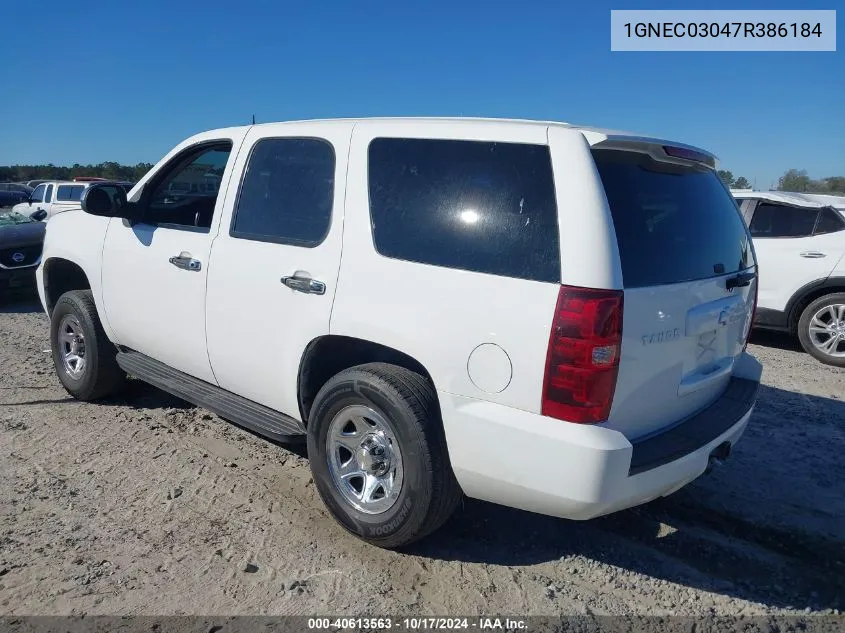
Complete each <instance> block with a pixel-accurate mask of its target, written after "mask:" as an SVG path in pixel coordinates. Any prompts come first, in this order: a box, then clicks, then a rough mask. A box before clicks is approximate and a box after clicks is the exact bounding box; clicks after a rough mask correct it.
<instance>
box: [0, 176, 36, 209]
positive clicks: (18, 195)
mask: <svg viewBox="0 0 845 633" xmlns="http://www.w3.org/2000/svg"><path fill="white" fill-rule="evenodd" d="M31 193H32V189H30V188H29V187H27V186H26V185H24V184H21V183H19V182H0V207H13V206H15V205H16V204H18V203H20V202H23V201H25V200H26V199H28V198H29V196H30V194H31Z"/></svg>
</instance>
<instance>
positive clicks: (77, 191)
mask: <svg viewBox="0 0 845 633" xmlns="http://www.w3.org/2000/svg"><path fill="white" fill-rule="evenodd" d="M83 191H85V187H84V186H83V185H59V188H58V189H57V190H56V200H57V201H58V202H68V201H73V202H78V201H79V200H80V199H81V198H82V192H83Z"/></svg>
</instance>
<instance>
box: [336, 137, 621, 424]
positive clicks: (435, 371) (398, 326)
mask: <svg viewBox="0 0 845 633" xmlns="http://www.w3.org/2000/svg"><path fill="white" fill-rule="evenodd" d="M379 137H399V138H436V139H460V140H479V141H499V142H511V143H531V144H540V145H546V144H547V143H548V129H547V127H546V126H543V125H519V124H513V123H509V124H502V123H497V122H473V123H472V124H460V123H454V122H441V121H436V122H424V123H421V122H407V121H405V122H403V121H386V122H383V121H382V122H359V123H357V124H356V127H355V130H354V132H353V136H352V145H351V150H350V159H349V173H348V184H347V198H346V207H345V211H346V218H345V228H344V237H343V256H342V261H341V268H340V275H339V279H338V290H337V294H336V297H335V304H334V308H333V312H332V317H331V324H330V329H331V333H332V334H338V335H345V336H352V337H357V338H361V339H366V340H370V341H374V342H377V343H380V344H383V345H388V346H390V347H393V348H395V349H398V350H400V351H402V352H404V353H406V354H408V355H410V356H412V357H414V358H415V359H417V360H418V361H419V362H420V363H422V364H423V366H425V367H426V369H427V370H428V371H429V373H430V374H431V376H432V379H433V381H434V383H435V387H436V388H437V389H438V391H441V392H448V393H451V394H455V395H459V396H465V397H470V398H476V399H480V400H487V401H491V402H496V403H499V404H502V405H506V406H510V407H515V408H518V409H523V410H526V411H531V412H539V411H540V405H541V393H542V386H543V378H544V373H545V364H546V353H547V348H548V342H549V328H550V327H551V321H552V316H553V313H554V308H555V304H556V301H557V295H558V289H559V285H558V284H556V283H545V282H537V281H526V280H522V279H514V278H509V277H503V276H496V275H490V274H483V273H477V272H470V271H465V270H459V269H453V268H444V267H439V266H434V265H428V264H421V263H416V262H410V261H403V260H399V259H393V258H388V257H385V256H383V255H381V254H379V253H378V252H377V250H376V248H375V246H374V244H373V235H372V223H371V218H370V212H369V195H368V166H367V153H368V146H369V144H370V142H371V141H372V140H373V139H375V138H379ZM562 138H564V139H565V140H562V141H560V143H561V144H562V145H564V146H568V145H570V144H571V145H572V147H573V148H575V149H574V150H573V151H572V153H568V152H567V151H566V148H564V149H563V150H562V151H561V152H558V151H557V150H556V149H555V150H554V151H553V166H554V168H555V178H556V179H557V177H558V172H557V169H558V164H560V165H561V166H562V167H561V168H564V169H572V170H573V171H574V175H573V176H572V178H573V181H574V180H575V179H577V178H578V177H579V175H580V174H581V171H582V166H581V165H579V164H578V163H579V161H580V160H581V159H582V158H583V157H584V156H586V157H587V158H589V148H588V147H587V146H586V143H585V142H584V139H583V136H582V135H580V134H578V133H577V132H573V131H568V130H567V131H564V133H563V134H562ZM556 143H557V141H556ZM588 164H589V165H590V166H591V165H592V161H589V163H588ZM565 186H566V185H565ZM557 195H558V204H559V205H563V204H566V205H570V202H569V201H567V200H566V199H565V198H562V197H561V191H560V187H558V188H557ZM596 196H597V192H595V191H591V192H589V193H588V194H587V198H588V199H589V200H590V201H594V200H595V198H596ZM579 202H580V201H579V200H575V201H573V202H572V203H571V205H570V206H571V213H572V214H573V215H578V214H579V213H583V214H585V215H589V213H588V211H589V210H588V209H586V208H582V207H581V205H580V204H579ZM589 203H590V204H593V202H589ZM582 226H584V227H591V226H592V224H591V222H590V220H589V219H583V220H582V224H581V225H579V226H578V227H575V228H577V229H578V230H579V231H580V230H581V227H582ZM560 230H564V228H561V229H560ZM566 230H569V229H566ZM561 239H562V238H561ZM576 239H577V238H576V237H575V236H574V235H571V234H570V235H567V236H566V243H567V244H570V243H574V242H575V240H576ZM562 241H563V239H562ZM507 256H508V254H507V253H502V257H507ZM591 257H594V258H595V259H596V260H598V259H599V258H601V257H604V250H603V249H602V248H599V249H596V250H594V251H593V254H592V255H591ZM612 267H613V264H612V263H611V264H610V268H612ZM578 278H579V279H580V280H582V281H585V282H588V281H591V282H593V283H605V284H606V283H613V279H614V277H613V274H612V273H610V272H608V268H607V266H598V267H597V268H594V269H593V270H592V271H591V272H589V273H587V272H585V273H584V274H582V275H581V276H580V277H578ZM485 344H493V345H496V346H498V347H499V348H501V350H503V351H504V352H505V354H506V356H505V355H503V354H501V353H499V351H498V350H493V351H492V352H491V353H490V354H489V355H488V354H487V352H489V351H490V350H491V349H492V347H491V346H487V345H485ZM482 345H485V347H484V348H483V349H484V350H486V352H485V353H483V354H478V355H477V356H476V355H473V352H474V350H477V349H478V348H479V346H482ZM471 356H473V361H472V362H473V363H476V362H478V363H479V364H480V366H481V367H482V371H490V372H492V373H496V374H497V376H500V375H502V374H501V373H500V372H504V373H509V376H510V377H509V379H508V380H507V384H506V386H505V387H504V388H502V389H501V390H498V391H496V390H495V389H492V390H491V389H490V388H489V387H487V388H486V389H485V388H482V387H486V385H481V386H479V385H478V384H476V382H474V381H473V379H471V378H470V372H469V369H468V364H469V363H470V357H471ZM492 365H495V366H492ZM473 376H476V374H473ZM478 382H481V381H478Z"/></svg>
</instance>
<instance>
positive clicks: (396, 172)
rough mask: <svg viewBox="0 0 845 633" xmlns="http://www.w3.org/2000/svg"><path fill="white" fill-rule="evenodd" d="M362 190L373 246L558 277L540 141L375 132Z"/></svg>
mask: <svg viewBox="0 0 845 633" xmlns="http://www.w3.org/2000/svg"><path fill="white" fill-rule="evenodd" d="M369 191H370V212H371V218H372V224H373V240H374V242H375V246H376V249H377V250H378V252H379V253H381V254H382V255H385V256H387V257H394V258H396V259H404V260H408V261H413V262H422V263H426V264H433V265H435V266H444V267H448V268H460V269H463V270H471V271H475V272H481V273H489V274H493V275H502V276H505V277H517V278H520V279H534V280H537V281H551V282H559V281H560V251H559V245H558V242H559V240H558V227H557V206H556V204H555V193H554V179H553V177H552V165H551V159H550V156H549V148H548V147H547V146H543V145H528V144H516V143H489V142H478V141H459V140H431V139H400V138H379V139H375V140H373V141H372V143H370V148H369Z"/></svg>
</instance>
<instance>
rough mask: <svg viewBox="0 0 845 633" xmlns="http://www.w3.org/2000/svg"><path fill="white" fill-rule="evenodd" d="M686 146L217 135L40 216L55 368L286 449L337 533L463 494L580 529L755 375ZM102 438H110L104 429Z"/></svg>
mask: <svg viewBox="0 0 845 633" xmlns="http://www.w3.org/2000/svg"><path fill="white" fill-rule="evenodd" d="M715 164H716V161H715V159H714V157H713V156H712V155H710V154H708V153H707V152H705V151H703V150H699V149H696V148H692V147H689V146H686V145H682V144H679V143H674V142H669V141H663V140H659V139H653V138H644V137H641V136H636V135H630V134H624V133H618V132H611V131H607V130H600V129H593V128H580V127H575V126H570V125H566V124H559V123H545V122H529V121H502V120H468V119H371V120H357V121H353V120H336V121H306V122H293V123H278V124H267V125H253V126H247V127H239V128H229V129H221V130H214V131H211V132H206V133H203V134H199V135H197V136H194V137H192V138H190V139H188V140H186V141H184V142H182V143H181V144H179V145H178V146H177V147H175V148H174V149H173V150H172V151H171V152H170V153H169V154H168V155H167V156H165V157H164V158H163V159H162V160H161V161H160V162H159V163H158V164H157V165H156V166H155V167H154V168H153V169H152V170H151V171H150V172H149V173H148V174H147V175H146V176H145V177H144V178H143V179H142V180H141V181H140V182H139V183H138V184H137V185H136V186H135V187H134V188H133V189H132V190H131V192H129V195H128V197H127V195H126V193H125V192H124V191H123V190H122V189H120V188H118V187H116V186H114V185H110V184H94V185H91V186H90V188H88V189H87V190H86V192H85V194H84V196H83V198H82V209H84V212H83V211H81V210H80V211H72V212H67V213H62V214H60V215H58V216H56V217H54V218H52V220H51V221H50V223H49V224H48V226H47V235H46V241H45V247H44V256H43V260H42V263H41V265H40V266H39V268H38V272H37V279H38V288H39V292H40V296H41V300H42V303H43V305H44V309H45V310H46V312H47V314H48V315H49V316H50V319H51V332H50V336H51V343H52V351H53V359H54V363H55V367H56V372H57V374H58V377H59V379H60V380H61V382H62V384H63V385H64V386H65V388H66V389H67V390H68V392H70V393H71V394H72V395H73V396H75V397H77V398H80V399H83V400H94V399H97V398H100V397H103V396H106V395H108V394H111V393H113V392H114V391H115V390H116V389H118V388H119V387H120V385H121V384H122V382H123V381H124V380H125V378H126V376H127V375H131V376H135V377H137V378H140V379H142V380H144V381H147V382H149V383H151V384H153V385H155V386H157V387H159V388H161V389H164V390H167V391H169V392H171V393H173V394H176V395H178V396H180V397H182V398H184V399H186V400H188V401H191V402H194V403H197V404H199V405H202V406H204V407H206V408H208V409H210V410H212V411H215V412H216V413H218V414H219V415H220V416H221V417H222V418H224V419H226V420H229V421H231V422H234V423H235V424H238V425H240V426H242V427H246V428H248V429H251V430H253V431H255V432H258V433H260V434H263V435H265V436H266V437H268V438H272V439H275V440H277V441H283V442H294V441H302V440H306V441H307V445H308V455H309V459H310V463H311V468H312V472H313V476H314V481H315V484H316V486H317V489H318V490H319V492H320V495H321V496H322V498H323V500H324V501H325V503H326V504H327V506H328V508H329V510H330V511H331V513H332V514H333V515H334V517H335V518H337V520H338V521H339V522H340V523H341V524H342V525H343V526H344V527H345V528H346V529H348V530H349V531H350V532H352V533H354V534H356V535H357V536H359V537H361V538H363V539H365V540H367V541H369V542H371V543H374V544H376V545H379V546H382V547H398V546H401V545H404V544H406V543H409V542H411V541H413V540H415V539H418V538H421V537H423V536H425V535H426V534H428V533H430V532H432V531H433V530H435V529H436V528H437V527H438V526H440V525H441V524H442V523H443V522H444V521H445V520H446V519H447V518H448V517H449V515H450V514H451V512H452V510H453V509H454V508H455V507H456V505H457V504H458V502H459V500H460V498H461V495H462V494H466V495H468V496H471V497H475V498H479V499H484V500H488V501H493V502H496V503H502V504H505V505H509V506H514V507H517V508H522V509H525V510H530V511H535V512H541V513H546V514H550V515H554V516H559V517H566V518H571V519H588V518H591V517H595V516H598V515H602V514H606V513H609V512H613V511H616V510H621V509H623V508H627V507H630V506H633V505H636V504H640V503H644V502H647V501H649V500H651V499H654V498H657V497H659V496H661V495H667V494H670V493H671V492H673V491H675V490H677V489H678V488H680V487H682V486H684V485H685V484H687V483H689V482H690V481H692V480H693V479H695V478H696V477H698V476H699V475H701V474H702V473H703V472H705V470H707V468H708V466H709V465H710V464H712V463H713V462H714V461H719V460H723V459H724V458H725V457H727V456H728V454H729V453H730V450H731V447H732V446H733V444H734V443H735V442H736V441H737V440H738V438H739V437H740V435H741V434H742V432H743V430H744V429H745V427H746V425H747V423H748V420H749V418H750V416H751V413H752V409H753V407H754V403H755V400H756V397H757V391H758V386H759V381H760V375H761V367H760V365H759V363H757V362H756V361H755V360H754V359H753V358H752V357H751V356H750V355H748V354H747V353H746V351H745V348H746V342H747V337H748V332H749V328H750V325H751V319H752V314H753V311H754V306H755V301H756V290H757V269H756V263H755V259H754V252H753V247H752V245H751V240H750V237H749V234H748V230H747V228H746V226H745V224H744V223H743V220H742V218H741V216H740V213H739V210H738V208H737V206H736V204H735V203H734V201H733V199H732V198H731V196H730V195H729V193H728V191H727V190H726V189H725V187H724V186H723V185H722V184H721V182H720V180H719V179H718V177H717V176H716V173H715V171H714V168H715ZM104 432H108V430H107V429H104Z"/></svg>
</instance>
